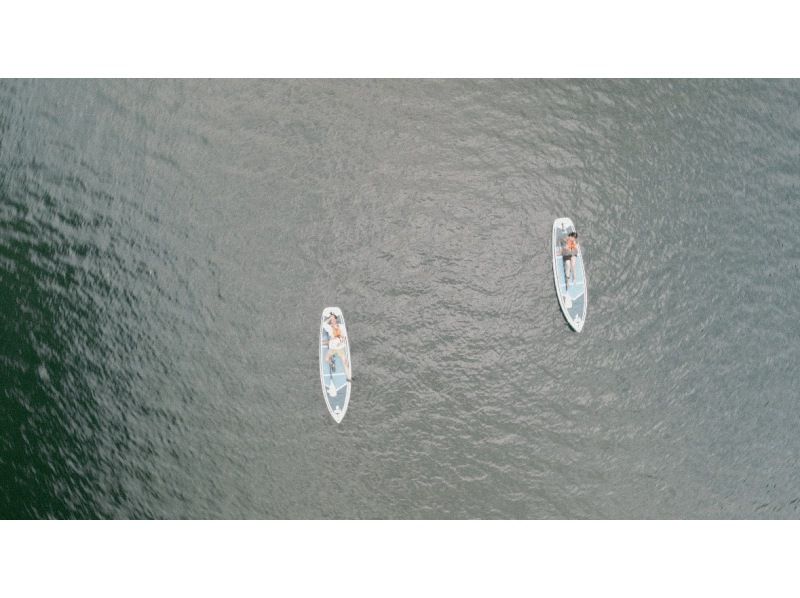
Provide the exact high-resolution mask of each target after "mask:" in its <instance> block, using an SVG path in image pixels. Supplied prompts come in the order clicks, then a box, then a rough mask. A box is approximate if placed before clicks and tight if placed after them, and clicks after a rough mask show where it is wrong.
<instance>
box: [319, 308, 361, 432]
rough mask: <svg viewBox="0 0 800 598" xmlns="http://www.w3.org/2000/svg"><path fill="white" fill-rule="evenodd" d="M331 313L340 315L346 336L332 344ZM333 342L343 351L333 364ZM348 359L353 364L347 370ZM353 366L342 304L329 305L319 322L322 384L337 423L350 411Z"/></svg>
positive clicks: (339, 319)
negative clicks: (327, 358)
mask: <svg viewBox="0 0 800 598" xmlns="http://www.w3.org/2000/svg"><path fill="white" fill-rule="evenodd" d="M331 316H336V320H337V322H338V324H339V327H340V328H341V330H342V333H343V335H344V340H343V341H340V340H339V341H337V340H334V341H333V343H331V335H330V332H331V321H332V320H331ZM331 344H333V345H334V347H333V348H337V349H340V350H339V351H337V352H336V353H335V354H334V355H332V356H331V360H330V363H328V361H327V360H326V357H327V356H328V353H329V352H330V350H331V348H332V347H331ZM342 357H344V359H342ZM345 361H346V362H347V365H348V366H349V368H348V369H347V370H345V363H344V362H345ZM352 369H353V364H352V362H351V361H350V339H349V337H348V334H347V326H346V324H345V321H344V316H343V315H342V310H341V309H339V308H338V307H326V308H325V309H323V310H322V318H321V319H320V324H319V379H320V382H321V383H322V396H323V397H324V398H325V405H326V406H327V407H328V411H329V412H330V414H331V417H332V418H333V419H334V421H335V422H336V423H337V424H338V423H339V422H341V421H342V418H343V417H344V414H345V412H347V404H348V403H349V402H350V387H351V383H350V381H349V378H351V372H352Z"/></svg>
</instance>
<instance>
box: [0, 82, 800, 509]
mask: <svg viewBox="0 0 800 598" xmlns="http://www.w3.org/2000/svg"><path fill="white" fill-rule="evenodd" d="M799 191H800V83H798V81H791V80H790V81H756V80H741V81H739V80H708V81H705V80H672V81H670V80H658V81H644V80H612V81H609V80H587V81H569V80H543V81H538V80H524V81H514V80H502V81H484V80H479V81H473V80H447V81H433V80H425V81H408V80H379V81H372V80H335V81H326V80H283V81H259V80H227V81H199V80H181V81H169V80H158V81H136V80H127V81H121V80H97V81H95V80H89V81H82V80H69V81H59V80H35V81H16V80H0V325H1V326H2V334H0V386H1V388H0V393H1V396H0V479H2V481H3V482H2V486H0V515H1V516H3V517H4V518H280V519H284V518H303V519H305V518H311V519H316V518H348V519H349V518H404V519H407V518H436V519H440V518H442V519H450V518H485V519H493V518H511V519H522V518H525V519H528V518H531V519H539V518H797V517H798V514H799V513H800V476H798V475H797V466H798V460H800V434H798V427H799V426H800V405H798V394H800V393H798V388H799V387H800V375H798V368H797V364H798V362H800V308H799V307H798V305H799V304H800V301H798V274H799V270H800V246H799V245H798V241H797V239H798V234H797V230H798V227H800V211H799V210H798V192H799ZM560 216H569V217H571V218H572V220H573V221H574V222H575V224H576V225H577V227H578V230H579V231H580V234H581V241H582V246H583V251H584V256H585V259H586V268H587V277H588V281H589V307H588V316H587V320H586V325H585V327H584V329H583V332H581V333H580V334H576V333H574V332H572V331H571V330H570V328H569V327H568V325H567V324H566V323H565V321H564V319H563V317H562V315H561V313H560V310H559V307H558V303H557V300H556V296H555V291H554V287H553V275H552V267H551V258H550V254H549V251H550V249H549V243H550V231H551V227H552V222H553V220H554V219H555V218H557V217H560ZM328 305H338V306H339V307H341V308H342V310H343V312H344V314H345V316H346V318H347V321H348V331H349V335H350V339H351V348H352V359H353V374H354V377H355V380H354V382H353V389H352V395H351V400H350V406H349V409H348V412H347V415H346V417H345V418H344V421H343V422H342V423H341V424H339V425H337V424H335V423H334V422H333V420H332V419H331V417H330V415H329V414H328V412H327V410H326V408H325V405H324V403H323V399H322V392H321V388H320V383H319V369H318V362H317V334H318V326H319V317H320V313H321V310H322V308H323V307H325V306H328Z"/></svg>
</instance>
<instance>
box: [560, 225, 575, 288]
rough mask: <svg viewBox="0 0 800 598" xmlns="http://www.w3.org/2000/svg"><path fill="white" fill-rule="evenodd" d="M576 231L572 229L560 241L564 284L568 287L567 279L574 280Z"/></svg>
mask: <svg viewBox="0 0 800 598" xmlns="http://www.w3.org/2000/svg"><path fill="white" fill-rule="evenodd" d="M577 255H578V233H576V232H575V231H572V232H571V233H570V234H568V235H567V237H566V239H564V241H563V242H562V247H561V257H563V258H564V277H565V278H566V280H565V284H566V285H567V288H569V281H570V279H572V282H573V283H574V282H575V264H576V262H577V260H578V258H577Z"/></svg>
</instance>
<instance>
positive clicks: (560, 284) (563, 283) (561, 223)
mask: <svg viewBox="0 0 800 598" xmlns="http://www.w3.org/2000/svg"><path fill="white" fill-rule="evenodd" d="M574 230H575V225H574V224H573V223H572V220H570V219H569V218H557V219H556V221H555V222H553V240H552V252H553V278H554V280H555V283H556V295H557V296H558V304H559V305H560V306H561V311H562V312H563V313H564V317H565V318H566V320H567V323H568V324H569V325H570V326H571V327H572V329H573V330H575V332H580V331H581V330H582V329H583V324H584V322H586V307H587V305H588V302H589V295H588V290H589V285H588V282H587V280H586V272H585V270H584V267H583V254H582V252H581V239H580V237H579V238H578V255H577V256H576V258H575V277H574V280H573V279H572V277H570V280H569V284H567V279H566V275H565V271H564V258H563V257H562V256H561V243H562V240H564V239H565V238H566V236H567V235H568V234H569V233H571V232H572V231H574Z"/></svg>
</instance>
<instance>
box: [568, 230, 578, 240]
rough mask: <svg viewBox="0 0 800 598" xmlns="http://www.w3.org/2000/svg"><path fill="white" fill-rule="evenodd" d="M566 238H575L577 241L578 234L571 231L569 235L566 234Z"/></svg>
mask: <svg viewBox="0 0 800 598" xmlns="http://www.w3.org/2000/svg"><path fill="white" fill-rule="evenodd" d="M567 236H568V237H575V238H576V239H577V238H578V232H577V231H572V232H571V233H570V234H568V235H567Z"/></svg>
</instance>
